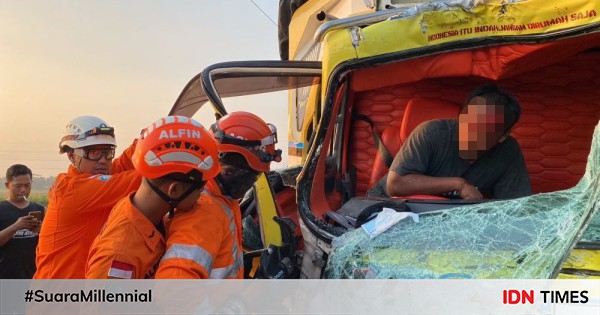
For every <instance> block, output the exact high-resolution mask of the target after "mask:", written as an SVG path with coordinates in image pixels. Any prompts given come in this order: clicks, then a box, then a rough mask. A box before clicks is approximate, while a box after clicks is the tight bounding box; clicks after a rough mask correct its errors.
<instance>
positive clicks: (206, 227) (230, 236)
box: [156, 181, 244, 279]
mask: <svg viewBox="0 0 600 315" xmlns="http://www.w3.org/2000/svg"><path fill="white" fill-rule="evenodd" d="M211 191H212V192H211ZM241 221H242V214H241V211H240V205H239V203H238V201H237V200H233V199H231V198H228V197H225V196H223V195H222V194H221V192H220V190H219V188H218V186H217V184H216V183H215V182H213V181H209V183H208V184H207V186H206V189H205V190H204V192H203V193H202V196H201V197H200V199H198V202H197V205H196V207H195V208H194V209H193V210H191V211H188V212H183V213H181V212H180V213H176V214H175V216H174V217H173V219H172V220H170V221H169V222H168V223H167V226H166V230H167V251H166V253H165V255H164V257H163V258H162V260H161V262H160V264H159V266H158V270H157V271H156V278H157V279H209V278H211V279H227V278H237V279H243V278H244V259H243V253H242V222H241Z"/></svg>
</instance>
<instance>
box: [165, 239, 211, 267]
mask: <svg viewBox="0 0 600 315" xmlns="http://www.w3.org/2000/svg"><path fill="white" fill-rule="evenodd" d="M170 258H182V259H188V260H191V261H193V262H195V263H197V264H198V265H200V266H202V267H203V268H204V269H205V270H206V271H207V272H208V273H211V270H212V267H213V258H212V256H211V255H210V254H209V253H208V252H207V251H206V250H204V248H202V247H200V246H196V245H183V244H173V245H171V246H170V247H169V249H168V250H167V252H166V253H165V255H164V256H163V258H162V260H161V261H165V260H167V259H170Z"/></svg>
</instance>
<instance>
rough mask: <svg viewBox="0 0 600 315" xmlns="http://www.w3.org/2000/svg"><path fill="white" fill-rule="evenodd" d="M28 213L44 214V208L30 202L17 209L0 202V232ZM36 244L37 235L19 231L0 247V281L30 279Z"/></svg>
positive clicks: (5, 202) (28, 231)
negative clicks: (37, 212)
mask: <svg viewBox="0 0 600 315" xmlns="http://www.w3.org/2000/svg"><path fill="white" fill-rule="evenodd" d="M30 211H42V214H44V206H42V205H39V204H37V203H35V202H30V203H29V205H28V206H27V207H26V208H24V209H19V208H17V207H15V206H14V205H13V204H11V203H10V202H8V201H2V202H0V230H4V229H6V228H7V227H9V226H11V225H13V224H14V223H15V222H16V221H17V220H18V219H19V218H20V217H24V216H27V215H29V212H30ZM42 218H43V216H42ZM37 244H38V233H34V232H32V231H30V230H19V231H17V232H16V233H15V234H14V235H13V236H12V238H11V239H10V240H8V242H6V244H4V245H3V246H0V279H31V278H32V277H33V274H34V273H35V248H36V246H37Z"/></svg>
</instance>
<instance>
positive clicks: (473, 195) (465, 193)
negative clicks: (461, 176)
mask: <svg viewBox="0 0 600 315" xmlns="http://www.w3.org/2000/svg"><path fill="white" fill-rule="evenodd" d="M459 196H460V198H462V199H465V200H480V199H483V195H482V194H481V193H480V192H479V190H477V187H475V186H473V185H471V184H470V183H468V182H465V186H464V187H463V188H462V189H461V190H460V192H459Z"/></svg>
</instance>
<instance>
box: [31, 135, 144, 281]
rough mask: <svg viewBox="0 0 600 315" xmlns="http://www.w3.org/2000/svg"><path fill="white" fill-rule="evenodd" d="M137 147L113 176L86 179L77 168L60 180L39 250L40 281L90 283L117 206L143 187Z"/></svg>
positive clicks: (53, 191)
mask: <svg viewBox="0 0 600 315" xmlns="http://www.w3.org/2000/svg"><path fill="white" fill-rule="evenodd" d="M134 149H135V142H134V143H133V144H132V145H131V146H130V147H129V148H127V150H125V152H123V154H122V155H121V156H120V157H119V158H117V159H116V160H115V161H113V163H112V168H111V175H91V174H81V173H80V172H79V171H77V170H76V169H75V168H74V167H73V166H69V171H68V172H67V173H66V174H65V173H62V174H60V175H58V177H57V178H56V180H55V181H54V183H53V184H52V187H51V188H50V191H49V192H48V208H47V210H46V216H45V218H44V222H43V224H42V230H41V232H40V237H39V244H38V247H37V257H36V265H37V271H36V273H35V275H34V276H33V278H34V279H84V278H85V265H86V260H87V257H88V252H89V249H90V245H91V244H92V242H93V241H94V239H95V238H96V236H97V235H98V233H99V232H100V230H101V229H102V226H103V225H104V222H106V219H107V218H108V214H109V213H110V210H111V209H112V208H113V206H114V205H115V204H116V203H117V202H118V201H119V200H120V199H122V198H123V197H125V196H127V195H128V194H129V193H130V192H132V191H135V190H136V189H137V188H138V187H139V186H140V183H141V177H140V176H139V175H138V174H137V173H136V172H135V170H134V168H133V164H132V163H131V155H132V154H133V151H134Z"/></svg>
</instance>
